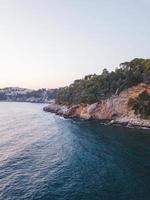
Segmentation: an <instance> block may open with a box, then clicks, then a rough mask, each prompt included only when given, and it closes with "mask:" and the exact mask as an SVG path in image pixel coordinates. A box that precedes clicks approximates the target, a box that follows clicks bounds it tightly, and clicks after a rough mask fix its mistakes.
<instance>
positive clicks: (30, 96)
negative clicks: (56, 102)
mask: <svg viewBox="0 0 150 200" xmlns="http://www.w3.org/2000/svg"><path fill="white" fill-rule="evenodd" d="M57 91H58V89H48V90H46V89H39V90H30V89H26V88H18V87H7V88H3V89H0V101H17V102H35V103H48V102H50V101H51V100H52V99H54V98H55V96H56V94H57Z"/></svg>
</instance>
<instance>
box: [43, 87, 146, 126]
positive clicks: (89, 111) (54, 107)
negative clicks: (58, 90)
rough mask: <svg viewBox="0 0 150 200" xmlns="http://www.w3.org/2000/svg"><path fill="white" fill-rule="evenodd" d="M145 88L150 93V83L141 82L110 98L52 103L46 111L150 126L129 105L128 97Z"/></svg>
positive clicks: (136, 94)
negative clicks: (90, 102) (84, 102)
mask: <svg viewBox="0 0 150 200" xmlns="http://www.w3.org/2000/svg"><path fill="white" fill-rule="evenodd" d="M145 90H146V91H147V92H148V93H149V94H150V84H139V85H137V86H134V87H131V88H129V89H127V90H125V91H123V92H121V93H120V94H119V95H114V96H112V97H111V98H109V99H106V100H102V101H100V102H97V103H94V104H91V105H89V104H80V105H73V106H66V105H58V104H55V103H52V104H50V105H49V106H47V107H45V108H44V111H48V112H54V113H56V114H58V115H62V116H65V117H78V118H82V119H98V120H108V121H110V123H119V124H125V125H128V126H130V125H134V126H141V127H150V120H146V119H141V118H140V116H139V115H135V114H134V111H133V110H132V109H131V108H129V106H128V99H129V98H130V97H137V96H138V95H139V94H140V93H142V92H143V91H145Z"/></svg>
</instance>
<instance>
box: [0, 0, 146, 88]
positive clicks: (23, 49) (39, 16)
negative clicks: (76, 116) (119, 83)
mask: <svg viewBox="0 0 150 200" xmlns="http://www.w3.org/2000/svg"><path fill="white" fill-rule="evenodd" d="M149 8H150V1H149V0H0V87H7V86H19V87H25V88H35V89H37V88H55V87H61V86H65V85H68V84H70V83H72V82H73V81H74V80H75V79H79V78H82V77H84V76H85V75H88V74H94V73H97V74H99V73H101V71H102V69H103V68H107V69H108V70H110V71H111V70H114V69H115V68H116V67H118V66H119V64H120V63H121V62H124V61H130V60H132V59H133V58H135V57H142V58H149V57H150V24H149V20H150V12H149Z"/></svg>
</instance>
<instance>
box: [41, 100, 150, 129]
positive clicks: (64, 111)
mask: <svg viewBox="0 0 150 200" xmlns="http://www.w3.org/2000/svg"><path fill="white" fill-rule="evenodd" d="M78 106H79V105H77V107H78ZM74 107H75V106H73V109H74ZM43 111H45V112H50V113H54V114H56V115H58V116H61V117H64V118H65V119H82V120H85V121H88V120H89V121H92V120H97V121H99V122H100V123H102V124H104V125H109V126H111V125H112V126H122V127H126V128H135V129H150V120H143V119H141V118H139V119H138V122H137V121H134V120H135V119H131V121H127V120H124V118H120V120H117V119H98V118H93V117H89V118H88V117H86V115H85V116H82V117H80V116H78V115H75V114H71V112H72V107H67V106H65V105H59V104H54V103H53V104H50V105H48V106H45V107H44V108H43ZM145 121H146V122H148V123H149V124H147V125H146V123H143V122H145Z"/></svg>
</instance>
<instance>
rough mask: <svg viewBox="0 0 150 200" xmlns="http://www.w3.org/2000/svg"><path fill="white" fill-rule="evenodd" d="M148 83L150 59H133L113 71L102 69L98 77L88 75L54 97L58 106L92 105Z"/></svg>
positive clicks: (149, 78)
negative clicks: (140, 84) (132, 87)
mask: <svg viewBox="0 0 150 200" xmlns="http://www.w3.org/2000/svg"><path fill="white" fill-rule="evenodd" d="M142 82H145V83H150V59H141V58H135V59H133V60H132V61H130V62H124V63H121V64H120V66H119V68H116V70H115V71H112V72H108V71H107V69H104V70H103V72H102V74H100V75H96V74H93V75H88V76H85V77H84V78H83V79H79V80H75V81H74V83H73V84H71V85H70V86H68V87H64V88H61V89H60V90H59V91H58V92H57V95H56V102H57V103H59V104H69V105H70V104H78V103H89V104H91V103H94V102H97V101H100V100H102V99H106V98H108V97H110V96H112V95H113V94H116V95H117V94H119V93H120V92H121V91H122V90H124V89H127V88H129V87H131V86H134V85H137V84H139V83H142Z"/></svg>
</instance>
